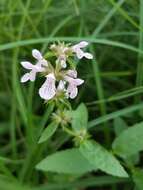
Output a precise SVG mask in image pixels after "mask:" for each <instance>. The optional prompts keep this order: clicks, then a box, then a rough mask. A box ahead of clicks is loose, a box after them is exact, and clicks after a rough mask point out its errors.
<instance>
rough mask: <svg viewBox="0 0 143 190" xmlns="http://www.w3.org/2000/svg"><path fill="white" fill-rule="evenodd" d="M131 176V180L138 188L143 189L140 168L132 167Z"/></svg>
mask: <svg viewBox="0 0 143 190" xmlns="http://www.w3.org/2000/svg"><path fill="white" fill-rule="evenodd" d="M132 177H133V181H134V183H135V184H136V186H137V189H138V190H142V189H143V170H141V169H137V168H136V169H133V171H132Z"/></svg>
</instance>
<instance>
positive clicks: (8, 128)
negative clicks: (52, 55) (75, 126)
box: [0, 0, 143, 190]
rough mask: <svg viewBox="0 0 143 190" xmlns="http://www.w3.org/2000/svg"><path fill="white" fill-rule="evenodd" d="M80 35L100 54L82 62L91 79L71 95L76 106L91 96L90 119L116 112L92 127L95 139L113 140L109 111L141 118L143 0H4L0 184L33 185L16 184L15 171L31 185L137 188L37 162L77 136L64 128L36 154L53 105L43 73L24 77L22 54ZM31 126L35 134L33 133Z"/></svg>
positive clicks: (0, 0)
mask: <svg viewBox="0 0 143 190" xmlns="http://www.w3.org/2000/svg"><path fill="white" fill-rule="evenodd" d="M81 40H87V41H89V42H90V46H89V51H90V52H91V53H93V54H94V56H95V59H94V60H93V61H87V60H83V61H80V63H79V64H78V71H79V75H80V77H81V78H83V79H84V80H85V85H83V87H81V89H80V93H79V95H78V97H77V98H76V100H75V101H72V105H73V108H74V107H76V106H77V105H78V104H79V103H80V102H84V103H86V105H87V106H88V110H89V115H90V116H89V119H90V120H91V125H92V120H93V121H94V119H97V118H98V117H102V116H104V115H106V114H109V113H113V114H112V115H111V116H110V117H107V118H105V119H103V120H99V124H100V122H101V123H102V121H104V122H103V123H102V124H101V125H99V126H98V127H95V128H92V133H93V135H94V134H96V140H98V141H99V142H100V143H102V144H103V145H104V146H106V147H110V144H111V142H112V140H113V138H114V134H113V128H112V125H113V124H112V122H110V121H109V120H110V118H112V119H114V117H117V115H119V116H123V117H124V119H125V121H126V123H127V124H128V125H132V124H134V123H135V122H138V121H141V120H142V117H143V113H142V104H141V101H142V96H141V94H142V92H143V88H142V82H143V72H142V71H143V58H142V55H143V1H142V0H140V1H139V0H40V1H39V0H34V1H32V0H0V189H1V190H5V189H6V190H11V189H12V190H13V189H17V190H19V189H20V190H21V189H23V190H24V189H25V190H26V189H28V188H27V187H23V186H22V187H21V186H19V185H17V181H16V182H13V183H12V184H11V180H10V179H11V178H13V176H16V178H18V181H19V182H23V183H24V184H29V183H30V184H31V186H39V185H41V184H44V183H45V184H47V185H46V186H39V188H38V187H37V188H34V189H35V190H36V189H37V190H48V189H49V190H51V189H55V190H58V189H61V190H64V189H67V190H83V189H87V190H88V189H91V190H92V189H96V190H109V189H111V190H118V189H120V188H122V189H124V190H131V189H133V187H134V185H133V183H132V182H130V180H123V179H120V178H113V177H111V176H106V175H103V173H100V172H99V173H91V174H87V175H85V176H84V177H81V178H78V176H65V175H60V174H59V175H58V174H43V173H41V172H36V171H35V170H34V166H35V163H37V161H39V160H40V159H41V158H43V157H44V155H46V154H47V152H48V154H49V153H52V152H55V151H56V150H58V149H63V148H68V147H71V142H70V141H68V140H67V136H66V135H65V134H63V133H62V132H59V134H57V136H56V137H55V138H54V139H52V140H50V141H49V142H48V145H46V146H47V152H46V151H45V150H44V151H43V150H42V148H41V147H40V151H39V152H36V154H35V152H34V151H33V150H35V149H36V146H37V145H36V137H37V133H39V132H38V131H39V130H40V129H39V128H42V126H45V125H46V124H47V121H48V118H49V109H48V110H46V108H45V105H44V104H43V101H42V100H41V99H40V98H39V96H38V93H37V92H38V86H39V85H37V83H39V84H41V81H40V80H38V81H37V82H36V83H27V84H24V85H23V84H20V77H21V75H22V73H23V69H22V68H21V65H20V61H22V60H31V61H33V60H32V58H31V51H32V49H34V48H37V49H39V50H41V51H42V52H43V53H46V52H47V51H48V45H49V44H50V43H52V42H57V41H65V42H68V43H69V42H71V43H76V42H79V41H81ZM45 110H46V111H45ZM136 110H138V112H133V111H136ZM97 123H98V122H97ZM100 126H101V127H100ZM31 128H32V130H31ZM33 131H35V136H34V137H33V136H32V137H31V134H32V133H33ZM33 152H34V153H33ZM33 154H34V155H33ZM31 163H32V164H31ZM12 175H13V176H12ZM14 178H15V177H14ZM5 180H6V182H5ZM14 181H15V180H14ZM48 182H49V185H48ZM15 183H16V184H15Z"/></svg>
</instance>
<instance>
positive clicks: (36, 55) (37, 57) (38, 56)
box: [32, 49, 43, 60]
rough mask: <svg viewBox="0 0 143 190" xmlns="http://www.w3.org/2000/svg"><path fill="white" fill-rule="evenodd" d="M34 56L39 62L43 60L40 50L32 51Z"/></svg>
mask: <svg viewBox="0 0 143 190" xmlns="http://www.w3.org/2000/svg"><path fill="white" fill-rule="evenodd" d="M32 55H33V57H34V58H35V59H37V60H41V59H43V56H42V54H41V52H40V51H39V50H37V49H33V50H32Z"/></svg>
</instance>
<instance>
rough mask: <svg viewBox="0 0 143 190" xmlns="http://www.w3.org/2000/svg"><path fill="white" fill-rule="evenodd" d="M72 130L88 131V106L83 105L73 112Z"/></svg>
mask: <svg viewBox="0 0 143 190" xmlns="http://www.w3.org/2000/svg"><path fill="white" fill-rule="evenodd" d="M71 117H72V128H73V129H74V130H75V131H77V132H78V131H82V130H85V129H87V122H88V112H87V108H86V106H85V105H84V104H83V103H82V104H80V105H79V106H78V108H77V109H76V110H75V111H72V112H71Z"/></svg>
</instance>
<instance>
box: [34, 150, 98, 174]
mask: <svg viewBox="0 0 143 190" xmlns="http://www.w3.org/2000/svg"><path fill="white" fill-rule="evenodd" d="M36 168H37V169H39V170H43V171H51V172H58V173H65V174H82V173H86V172H89V171H91V170H96V168H95V167H94V166H93V165H92V164H90V163H89V162H88V160H86V159H85V158H84V157H83V156H82V154H81V153H80V151H79V149H77V148H72V149H68V150H64V151H59V152H56V153H55V154H52V155H50V156H47V157H46V158H45V159H44V160H42V161H41V162H40V163H39V164H38V165H37V166H36Z"/></svg>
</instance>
